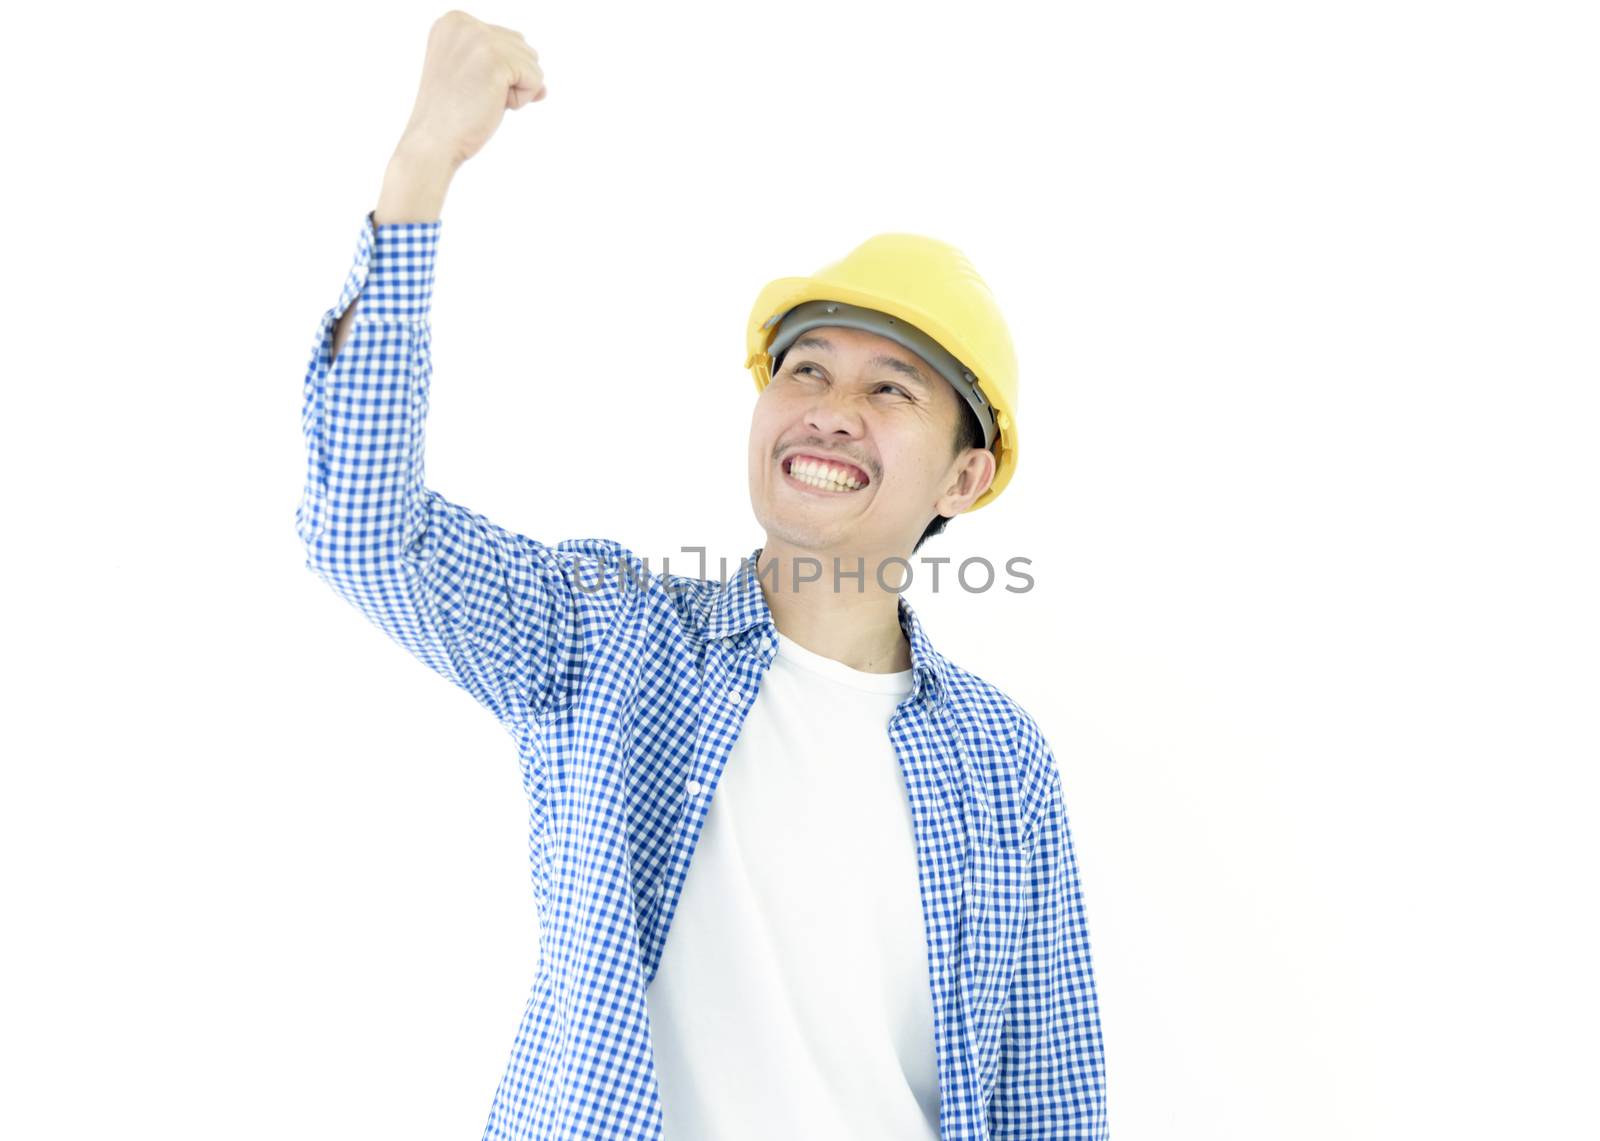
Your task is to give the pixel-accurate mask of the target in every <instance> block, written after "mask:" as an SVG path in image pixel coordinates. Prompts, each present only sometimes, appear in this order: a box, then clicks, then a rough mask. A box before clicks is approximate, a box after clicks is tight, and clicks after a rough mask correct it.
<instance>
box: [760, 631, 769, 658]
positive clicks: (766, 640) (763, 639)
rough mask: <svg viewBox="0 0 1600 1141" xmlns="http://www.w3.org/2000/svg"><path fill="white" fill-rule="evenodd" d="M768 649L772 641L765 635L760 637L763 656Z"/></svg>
mask: <svg viewBox="0 0 1600 1141" xmlns="http://www.w3.org/2000/svg"><path fill="white" fill-rule="evenodd" d="M770 649H772V639H771V638H769V637H767V636H766V635H765V634H763V635H761V652H762V653H763V654H764V653H766V652H767V651H768V650H770Z"/></svg>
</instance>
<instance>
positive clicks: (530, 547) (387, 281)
mask: <svg viewBox="0 0 1600 1141" xmlns="http://www.w3.org/2000/svg"><path fill="white" fill-rule="evenodd" d="M542 83H543V81H542V77H541V76H540V74H539V71H538V65H537V63H536V62H535V60H534V58H533V53H532V49H531V48H528V47H527V45H526V44H525V43H523V42H522V40H521V37H520V36H519V35H518V34H517V33H515V32H511V31H510V30H509V29H499V28H495V27H494V26H493V25H486V24H482V23H481V22H479V21H477V20H474V19H473V18H472V17H470V16H467V15H466V14H465V13H461V12H452V13H450V14H449V15H448V16H446V17H443V18H441V19H440V20H439V21H438V22H436V23H435V24H434V26H433V29H432V31H431V32H430V35H429V40H428V54H427V60H426V62H425V64H424V74H423V83H422V89H421V93H420V94H419V96H418V102H417V107H416V109H415V110H414V112H413V115H412V121H411V123H410V124H409V125H408V127H407V129H406V133H405V134H404V136H403V137H402V140H401V143H400V145H399V146H398V147H397V148H396V150H395V154H394V157H393V158H392V159H391V161H390V164H389V168H388V171H387V172H386V175H385V179H384V185H383V192H382V194H381V196H380V198H379V205H378V207H377V209H375V210H374V211H372V212H371V213H369V214H368V215H367V216H366V217H365V218H364V219H363V224H362V228H361V232H360V235H359V237H358V240H357V245H356V254H355V260H354V264H353V265H352V266H351V268H350V272H349V276H348V277H347V278H346V281H345V285H344V289H343V291H342V293H341V295H340V298H339V301H338V302H337V304H335V305H334V307H333V308H332V309H329V310H328V311H327V312H325V313H324V314H323V317H322V321H321V324H320V327H319V329H318V332H317V337H316V341H315V343H314V344H313V346H312V351H311V359H310V362H309V364H308V365H307V369H306V374H305V385H304V408H303V414H302V426H303V428H304V431H305V438H306V444H307V471H306V483H305V489H304V492H303V494H302V497H301V501H300V504H299V507H298V508H297V510H296V517H295V525H296V530H297V533H298V535H299V537H300V540H301V542H302V544H303V545H304V549H305V556H306V566H307V568H308V569H310V570H311V571H313V572H314V573H316V574H317V575H318V576H319V577H321V578H322V579H323V580H325V581H326V582H327V583H328V584H329V585H330V586H331V587H332V588H333V589H334V590H335V591H337V592H338V593H339V594H340V595H341V596H342V597H344V598H345V599H346V600H347V601H349V602H350V603H351V604H352V605H354V606H355V607H357V608H358V609H359V610H360V611H361V612H362V613H363V614H365V615H366V616H367V617H368V618H369V619H370V620H371V621H372V622H374V623H375V624H376V625H378V626H379V627H381V628H382V629H383V630H384V631H385V632H386V633H388V634H389V636H390V637H392V638H393V639H394V640H395V641H396V642H398V643H399V644H400V645H401V646H403V647H404V648H405V649H406V650H408V651H410V652H411V653H412V654H413V655H415V656H416V657H417V658H418V659H420V660H421V661H423V662H424V663H425V664H427V665H428V666H429V667H431V668H432V669H434V670H435V671H436V672H438V673H439V674H441V675H443V676H444V677H446V678H447V679H449V680H450V681H452V682H453V683H455V684H456V685H458V686H460V687H461V688H463V689H465V690H466V691H467V692H468V693H470V694H471V695H472V696H473V697H474V698H475V699H476V700H477V701H478V702H479V703H480V704H482V705H483V706H485V707H486V708H488V709H489V710H490V711H491V712H493V713H494V714H495V716H496V717H497V718H498V719H499V720H500V721H501V723H502V724H504V725H505V726H506V727H507V728H508V729H509V730H512V731H516V730H518V729H519V728H520V727H521V726H522V725H523V724H524V723H525V722H526V720H527V719H528V718H529V717H530V716H536V715H537V714H538V713H539V712H540V711H541V710H542V709H543V707H544V704H545V702H546V701H547V699H548V696H549V694H550V692H551V689H552V686H553V685H554V684H555V682H556V680H557V678H558V677H559V676H560V675H561V672H562V667H563V665H564V664H565V661H566V657H567V655H568V653H569V652H570V650H571V643H570V639H568V638H567V637H566V632H567V625H568V618H569V615H570V614H571V612H572V611H573V608H574V599H573V595H572V587H571V583H570V581H569V579H568V574H570V570H564V569H563V565H562V559H561V556H560V554H559V553H558V552H557V551H556V550H553V549H552V548H550V547H547V546H545V545H544V544H542V543H540V542H537V541H536V540H533V539H529V538H527V537H526V536H523V535H518V534H514V533H512V532H510V531H507V530H505V529H503V528H501V527H499V526H496V525H495V524H493V523H491V522H489V521H488V520H487V519H485V518H484V517H483V516H481V515H478V514H476V513H474V512H472V511H470V510H468V509H467V508H465V507H463V506H461V505H459V504H456V503H452V502H450V501H449V500H447V499H445V498H444V497H443V496H442V495H440V494H439V493H438V492H435V491H433V490H431V489H429V488H428V487H427V486H426V484H425V483H424V478H423V426H424V420H425V417H426V415H427V405H428V387H429V382H430V378H431V356H430V328H429V310H430V304H431V300H432V291H433V270H434V256H435V251H436V249H437V245H438V241H439V234H440V230H441V227H442V222H441V221H440V219H439V216H438V215H439V212H440V209H441V208H442V205H443V202H444V196H445V192H446V190H447V188H448V186H449V183H450V179H451V177H452V176H453V174H454V172H455V170H456V169H457V168H459V166H460V164H461V162H463V161H465V158H466V157H470V155H471V154H473V153H475V152H476V150H477V149H478V148H480V147H481V146H482V145H483V142H485V141H486V140H487V138H488V137H489V135H490V134H492V133H493V130H494V126H495V124H497V123H498V121H499V118H500V116H501V114H502V113H503V112H504V110H505V109H506V108H507V107H517V106H521V105H523V104H525V103H527V102H531V101H532V100H533V98H535V97H536V93H537V95H542V93H543V88H542Z"/></svg>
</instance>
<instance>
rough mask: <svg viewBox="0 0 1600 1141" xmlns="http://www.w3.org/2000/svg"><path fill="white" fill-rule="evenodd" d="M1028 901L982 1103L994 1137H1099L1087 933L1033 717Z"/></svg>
mask: <svg viewBox="0 0 1600 1141" xmlns="http://www.w3.org/2000/svg"><path fill="white" fill-rule="evenodd" d="M1022 735H1023V741H1024V746H1025V751H1024V755H1025V756H1031V757H1032V758H1033V765H1032V775H1031V777H1030V781H1031V784H1032V790H1031V791H1032V800H1033V802H1034V803H1035V805H1036V807H1035V808H1034V810H1033V816H1032V821H1033V822H1032V825H1031V827H1030V830H1029V831H1030V837H1029V846H1030V851H1031V853H1032V855H1031V861H1030V863H1031V867H1032V904H1031V905H1030V907H1029V909H1028V913H1027V918H1026V921H1025V928H1024V931H1023V935H1022V947H1021V951H1020V953H1019V956H1018V960H1017V968H1016V971H1015V974H1014V975H1013V978H1012V983H1011V991H1010V994H1009V996H1008V1002H1007V1008H1006V1018H1005V1023H1004V1025H1003V1027H1002V1032H1001V1046H1000V1064H999V1070H998V1076H997V1079H996V1086H995V1091H994V1096H993V1098H992V1099H991V1101H990V1104H989V1119H990V1133H991V1136H992V1137H993V1138H994V1141H1047V1139H1048V1141H1106V1139H1107V1138H1109V1137H1110V1133H1109V1131H1108V1126H1107V1122H1106V1089H1105V1062H1104V1056H1103V1048H1102V1043H1101V1036H1100V1012H1099V1004H1098V1000H1097V998H1096V995H1095V981H1094V970H1093V967H1092V966H1091V963H1090V955H1089V930H1088V924H1087V921H1086V919H1085V916H1084V907H1083V898H1082V893H1081V888H1080V885H1079V882H1078V866H1077V859H1076V856H1075V854H1074V852H1073V847H1072V834H1071V832H1070V831H1069V830H1068V827H1067V811H1066V804H1065V801H1064V800H1063V798H1062V792H1061V770H1060V768H1059V767H1058V766H1057V764H1056V761H1055V757H1054V755H1053V754H1052V753H1051V751H1050V748H1049V746H1048V745H1047V744H1046V743H1045V741H1044V737H1043V735H1042V734H1041V733H1040V731H1039V728H1038V726H1037V725H1036V724H1034V723H1033V721H1032V719H1031V718H1029V717H1028V716H1026V715H1024V716H1023V718H1022Z"/></svg>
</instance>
